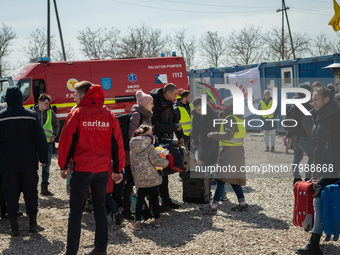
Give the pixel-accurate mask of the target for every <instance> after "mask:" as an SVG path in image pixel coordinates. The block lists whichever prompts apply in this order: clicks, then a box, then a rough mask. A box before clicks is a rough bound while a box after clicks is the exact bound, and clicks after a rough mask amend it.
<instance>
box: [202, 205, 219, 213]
mask: <svg viewBox="0 0 340 255" xmlns="http://www.w3.org/2000/svg"><path fill="white" fill-rule="evenodd" d="M202 210H203V212H204V213H205V214H209V215H215V214H216V213H217V206H211V205H209V207H206V208H203V209H202Z"/></svg>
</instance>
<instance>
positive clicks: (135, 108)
mask: <svg viewBox="0 0 340 255" xmlns="http://www.w3.org/2000/svg"><path fill="white" fill-rule="evenodd" d="M134 112H139V113H140V114H141V115H144V116H145V117H147V118H148V119H151V118H152V115H153V113H152V112H149V111H148V110H146V109H145V108H144V107H143V106H141V105H138V104H135V105H133V106H132V107H131V113H134Z"/></svg>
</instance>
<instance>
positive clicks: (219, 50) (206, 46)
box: [200, 31, 227, 67]
mask: <svg viewBox="0 0 340 255" xmlns="http://www.w3.org/2000/svg"><path fill="white" fill-rule="evenodd" d="M200 47H201V49H202V51H203V52H202V57H203V58H205V59H206V61H207V63H208V64H209V65H210V66H212V67H217V66H218V65H219V64H220V60H221V57H222V56H223V54H224V53H225V52H226V49H227V47H226V40H225V38H224V37H222V36H221V37H220V36H218V32H217V31H216V32H211V31H207V32H206V33H205V34H204V35H203V36H202V38H201V41H200Z"/></svg>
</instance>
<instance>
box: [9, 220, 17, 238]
mask: <svg viewBox="0 0 340 255" xmlns="http://www.w3.org/2000/svg"><path fill="white" fill-rule="evenodd" d="M9 221H10V223H11V236H18V235H19V227H18V221H17V218H14V219H10V220H9Z"/></svg>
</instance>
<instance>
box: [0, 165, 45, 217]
mask: <svg viewBox="0 0 340 255" xmlns="http://www.w3.org/2000/svg"><path fill="white" fill-rule="evenodd" d="M38 179H39V177H38V173H37V170H33V171H19V172H12V173H3V174H2V185H3V191H4V194H5V197H6V203H7V211H8V219H13V218H16V217H17V216H18V214H17V212H18V210H19V197H20V192H21V191H22V192H23V193H24V199H25V205H26V213H27V214H28V215H30V214H36V213H37V212H38V188H37V187H38Z"/></svg>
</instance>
